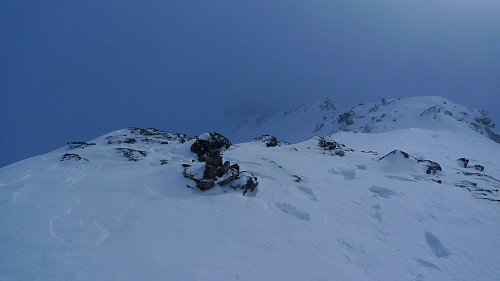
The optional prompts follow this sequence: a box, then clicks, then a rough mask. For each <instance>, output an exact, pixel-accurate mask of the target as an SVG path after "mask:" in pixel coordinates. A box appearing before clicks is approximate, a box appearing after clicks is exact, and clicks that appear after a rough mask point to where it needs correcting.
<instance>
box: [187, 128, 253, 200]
mask: <svg viewBox="0 0 500 281" xmlns="http://www.w3.org/2000/svg"><path fill="white" fill-rule="evenodd" d="M229 147H231V142H230V141H229V140H228V139H227V138H225V137H224V136H223V135H221V134H219V133H215V132H214V133H207V134H203V135H201V136H199V137H198V138H197V140H196V141H195V142H194V143H193V145H192V146H191V151H192V152H194V153H196V154H197V156H198V161H199V162H198V163H194V164H184V165H183V166H184V172H183V174H184V177H186V178H188V179H191V180H193V181H194V182H196V186H197V187H198V188H199V189H200V190H202V191H204V190H208V189H211V188H212V187H214V186H215V184H218V185H219V186H223V187H224V186H228V187H230V188H232V189H234V190H242V191H243V195H245V194H246V193H247V192H248V191H253V190H254V189H255V188H256V187H257V185H258V181H257V177H255V176H254V175H253V174H252V173H250V172H246V171H241V172H240V166H239V165H238V164H232V165H231V163H230V162H229V161H223V159H222V155H221V152H222V151H223V150H225V149H228V148H229ZM201 163H205V165H204V167H203V166H202V165H203V164H201ZM199 164H201V165H199Z"/></svg>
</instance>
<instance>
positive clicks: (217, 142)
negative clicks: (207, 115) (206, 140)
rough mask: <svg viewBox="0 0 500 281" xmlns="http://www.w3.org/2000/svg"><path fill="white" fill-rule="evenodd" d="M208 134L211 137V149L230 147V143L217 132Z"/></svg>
mask: <svg viewBox="0 0 500 281" xmlns="http://www.w3.org/2000/svg"><path fill="white" fill-rule="evenodd" d="M209 134H210V136H211V137H212V139H211V140H210V145H211V146H212V149H222V148H225V149H228V148H229V147H231V145H232V144H231V142H230V141H229V140H228V139H227V138H226V137H224V136H223V135H221V134H219V133H217V132H213V133H209Z"/></svg>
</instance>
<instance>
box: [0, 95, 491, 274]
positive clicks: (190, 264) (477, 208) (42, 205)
mask: <svg viewBox="0 0 500 281" xmlns="http://www.w3.org/2000/svg"><path fill="white" fill-rule="evenodd" d="M389 105H390V104H388V105H387V106H389ZM326 109H329V110H330V109H331V110H333V108H332V107H327V108H326ZM329 112H330V111H329ZM293 114H294V113H293V112H290V113H288V115H293ZM252 139H253V138H252ZM268 140H270V138H267V137H266V138H265V140H264V141H265V142H264V143H263V142H261V141H250V142H246V143H237V144H233V145H231V146H230V147H229V148H228V149H227V150H224V151H223V153H222V154H221V156H222V157H223V161H224V162H225V161H229V162H230V163H231V165H233V163H237V164H238V166H239V169H240V170H241V171H242V172H243V171H248V172H244V174H243V176H245V177H246V178H243V176H242V177H241V178H240V179H238V180H242V181H245V180H247V179H248V178H250V177H255V178H258V183H259V185H258V192H257V189H256V190H255V191H248V193H247V194H246V195H245V196H242V191H241V190H236V191H235V190H233V188H231V187H228V186H226V185H223V186H220V185H217V184H216V185H214V186H213V187H212V188H210V189H208V190H206V191H202V190H200V189H199V188H197V187H196V183H195V182H194V181H193V180H192V179H189V178H185V177H184V175H183V173H184V172H192V173H193V174H196V173H201V174H202V173H204V169H203V166H204V165H205V162H200V161H199V160H198V155H197V154H195V153H193V152H191V150H190V147H191V145H192V144H193V142H194V140H193V139H190V138H189V137H187V136H185V135H182V134H172V133H166V132H162V131H159V130H155V129H137V128H134V129H124V130H119V131H116V132H112V133H110V134H107V135H105V136H102V137H100V138H97V139H95V140H92V141H90V142H85V143H89V144H90V143H95V145H81V146H80V144H82V143H84V142H78V143H74V144H75V145H76V146H78V147H75V148H73V149H70V148H69V147H67V146H65V147H62V148H61V149H58V150H55V151H53V152H51V153H48V154H45V155H42V156H37V157H33V158H30V159H26V160H24V161H21V162H18V163H15V164H13V165H10V166H7V167H4V168H1V169H0V238H1V239H0V241H2V242H0V250H1V252H2V255H0V280H496V279H498V276H500V268H499V267H498V264H497V263H498V262H497V261H498V260H499V259H500V243H498V242H496V241H497V240H498V235H499V234H500V223H499V218H500V202H497V201H496V200H497V199H498V189H499V186H500V182H499V181H498V179H500V160H499V159H500V149H499V144H497V143H495V142H493V141H491V140H489V139H487V138H485V137H482V136H481V135H479V134H476V133H473V134H469V133H459V132H457V131H440V130H424V129H404V130H398V131H390V132H385V133H378V134H368V133H354V132H339V133H336V134H332V135H330V136H329V137H325V138H319V137H313V138H309V139H308V140H306V141H303V142H300V143H295V144H289V145H280V144H279V143H278V145H276V146H267V141H268ZM72 155H78V157H76V156H72ZM406 156H407V157H406ZM462 158H463V159H467V160H468V161H464V160H461V161H457V159H462ZM78 159H79V160H78ZM62 160H63V161H62ZM209 162H210V161H209ZM465 162H467V163H466V164H464V163H465ZM433 163H435V164H437V165H439V168H440V169H437V166H436V165H434V164H433ZM479 166H481V167H482V169H481V168H479ZM430 168H431V170H430V171H429V172H428V170H429V169H430ZM231 175H232V174H227V173H226V174H223V175H222V176H221V177H216V178H217V181H224V180H225V179H226V177H230V176H231ZM236 181H237V180H236ZM233 183H234V184H241V183H240V182H233ZM229 184H231V183H228V185H229ZM190 187H191V188H190Z"/></svg>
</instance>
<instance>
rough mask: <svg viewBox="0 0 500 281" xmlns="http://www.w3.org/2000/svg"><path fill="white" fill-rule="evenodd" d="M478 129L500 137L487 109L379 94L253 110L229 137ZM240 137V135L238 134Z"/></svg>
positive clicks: (432, 98)
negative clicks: (354, 100) (344, 103)
mask: <svg viewBox="0 0 500 281" xmlns="http://www.w3.org/2000/svg"><path fill="white" fill-rule="evenodd" d="M408 128H422V129H431V130H466V129H471V130H473V131H476V132H478V133H480V134H482V135H484V136H486V137H488V138H490V139H492V140H494V141H496V142H499V143H500V135H498V134H497V133H495V132H494V128H495V124H494V123H493V121H492V120H491V117H490V116H489V113H488V112H486V111H484V110H478V109H475V108H472V107H468V106H464V105H459V104H456V103H454V102H452V101H450V100H449V99H446V98H444V97H439V96H420V97H412V98H383V99H381V100H378V101H375V102H367V103H360V104H358V105H355V106H352V107H350V108H347V109H346V110H339V107H338V106H337V105H336V104H335V102H332V101H331V100H330V99H329V98H323V99H320V100H318V101H316V102H313V103H311V104H303V105H301V106H299V107H297V108H294V109H291V110H286V111H284V113H283V114H275V115H271V116H267V117H266V118H262V117H261V116H255V117H250V118H247V119H245V121H243V122H239V126H238V127H234V128H232V130H231V132H232V135H231V137H233V138H240V139H239V140H241V141H244V140H247V139H251V138H252V137H253V136H258V135H262V134H271V135H276V136H277V137H279V138H281V139H285V140H288V141H291V142H300V141H303V140H305V139H308V138H310V137H311V136H314V135H320V136H327V135H329V134H330V133H332V132H338V131H353V132H363V133H380V132H387V131H392V130H399V129H408ZM242 138H243V139H242Z"/></svg>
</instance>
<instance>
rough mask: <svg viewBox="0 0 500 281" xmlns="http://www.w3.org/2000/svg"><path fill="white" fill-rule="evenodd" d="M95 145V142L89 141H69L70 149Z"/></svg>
mask: <svg viewBox="0 0 500 281" xmlns="http://www.w3.org/2000/svg"><path fill="white" fill-rule="evenodd" d="M93 145H95V143H88V142H82V141H72V142H68V149H69V150H72V149H77V148H80V149H84V148H86V147H89V146H93Z"/></svg>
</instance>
